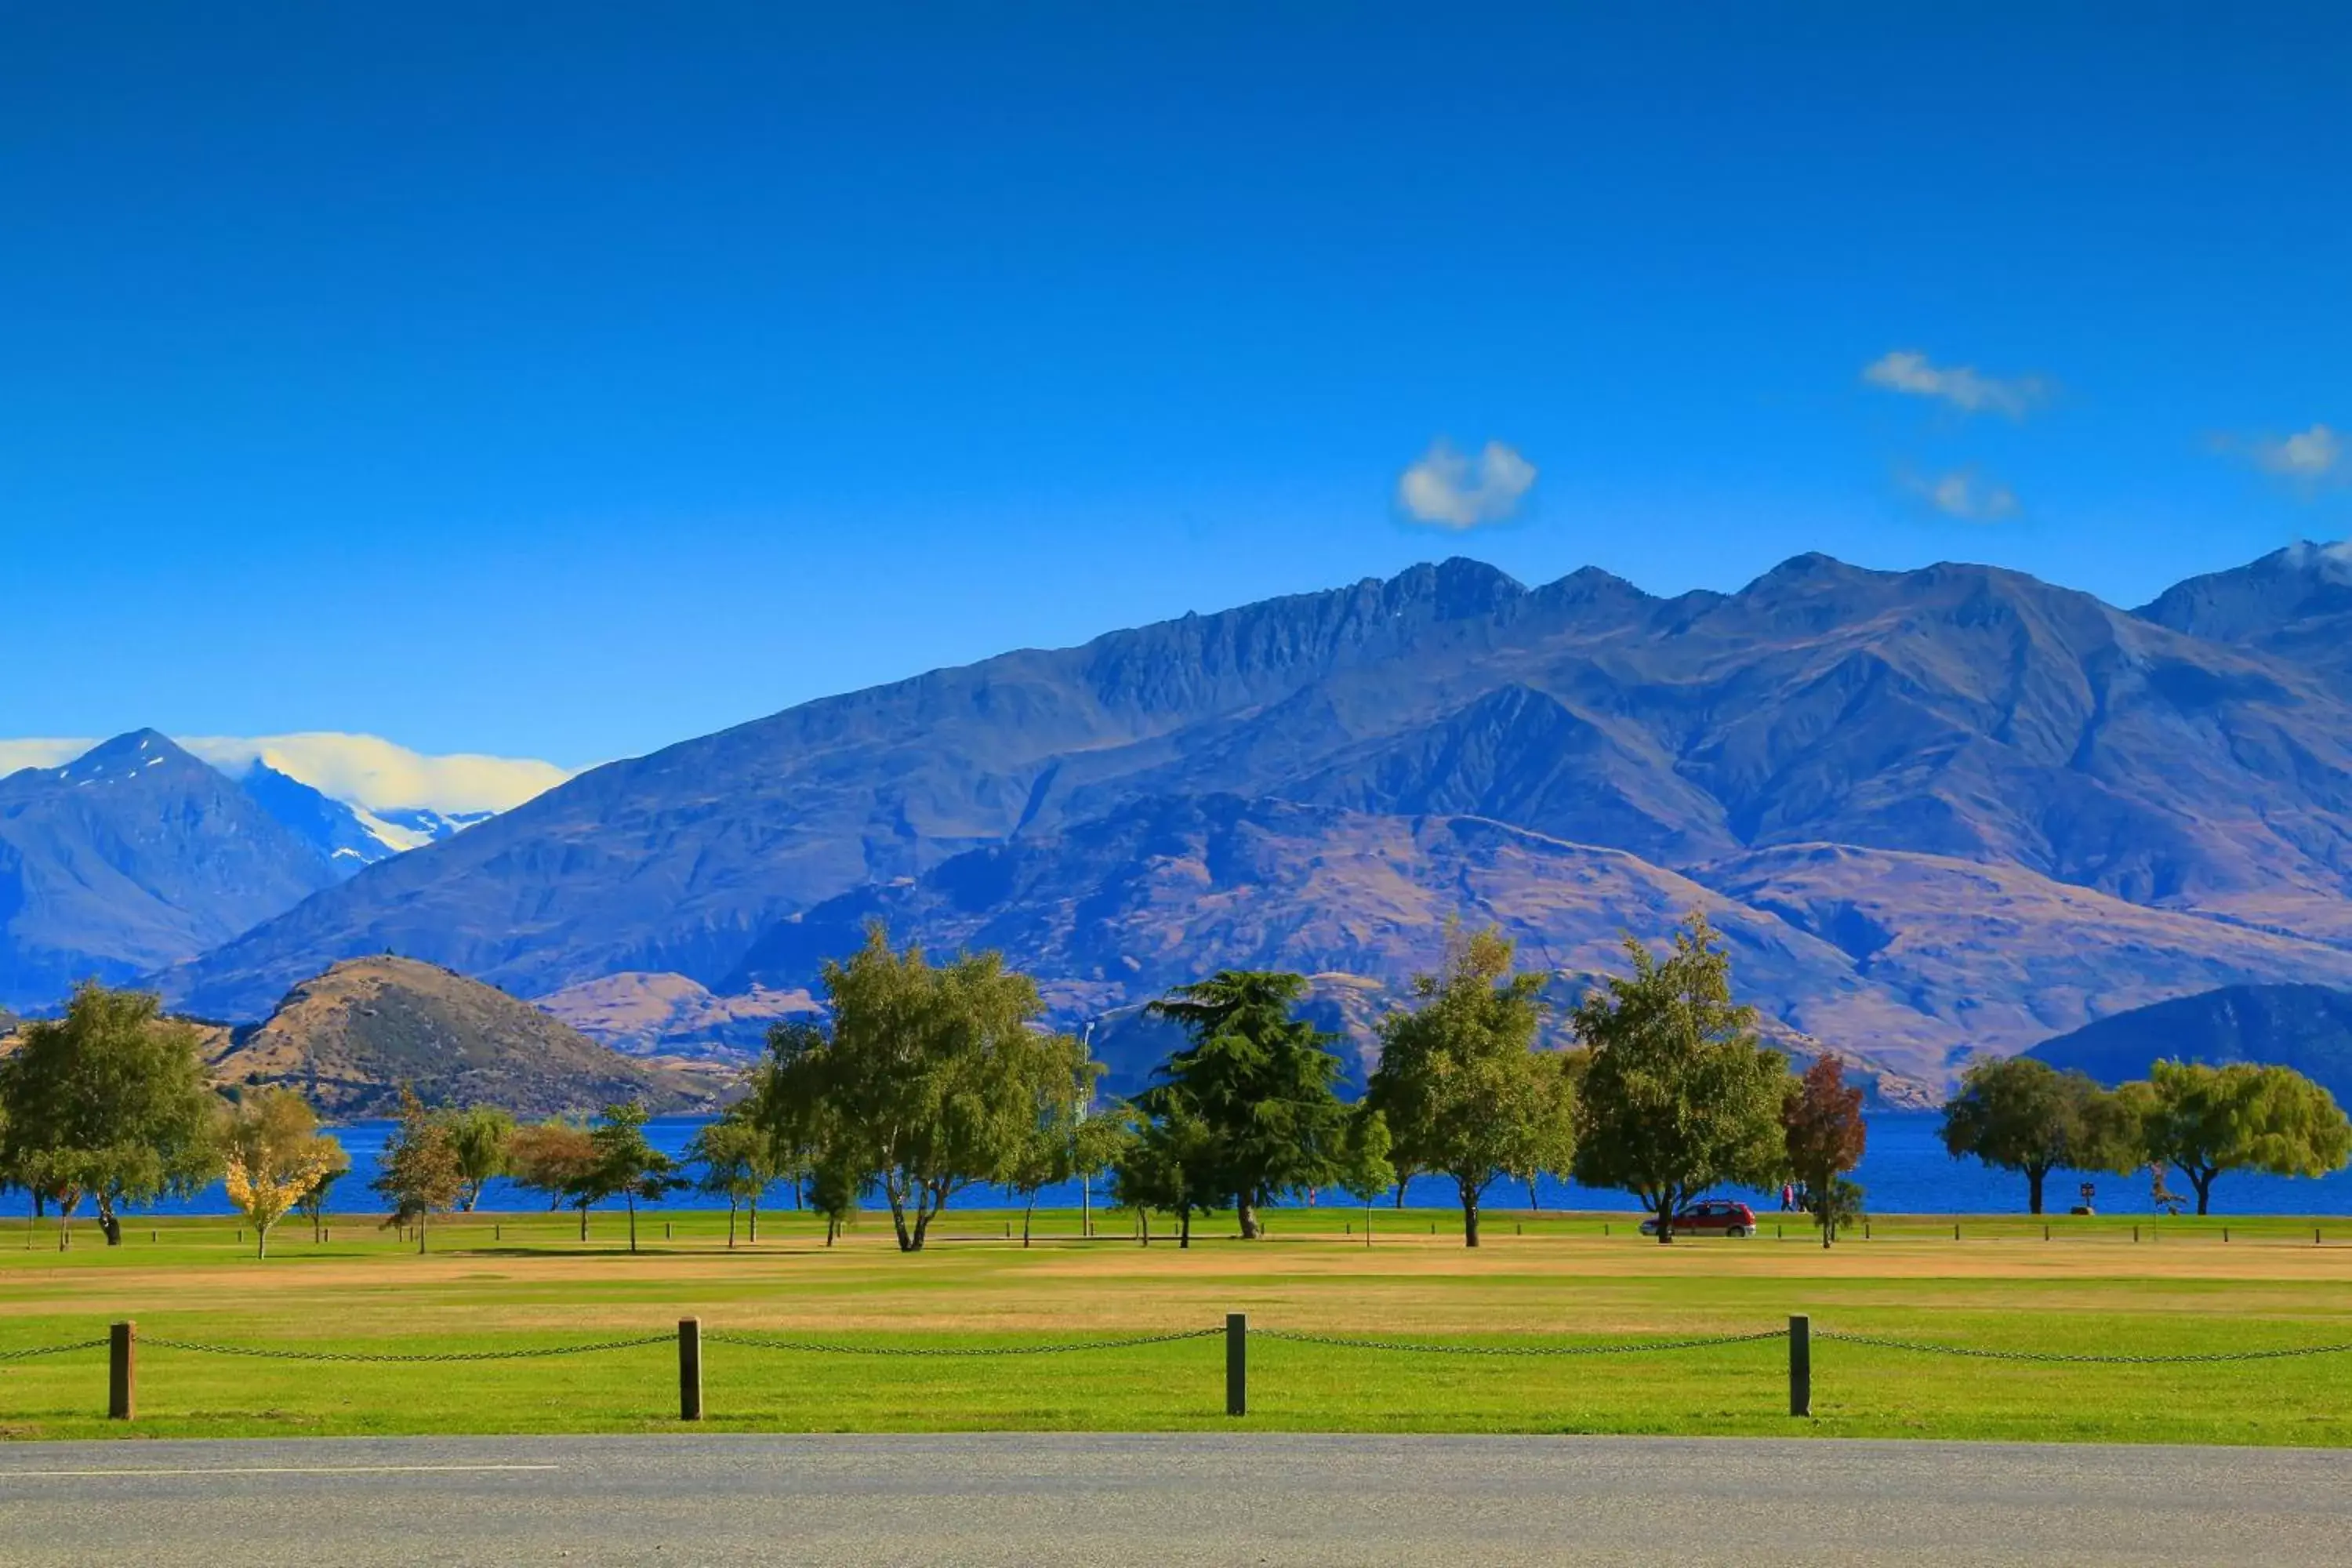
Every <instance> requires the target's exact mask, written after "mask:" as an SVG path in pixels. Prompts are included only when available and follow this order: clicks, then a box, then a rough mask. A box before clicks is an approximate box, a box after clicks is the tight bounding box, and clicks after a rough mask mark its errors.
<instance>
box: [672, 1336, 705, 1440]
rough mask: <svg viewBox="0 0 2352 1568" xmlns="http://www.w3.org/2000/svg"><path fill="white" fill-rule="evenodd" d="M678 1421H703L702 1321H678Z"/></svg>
mask: <svg viewBox="0 0 2352 1568" xmlns="http://www.w3.org/2000/svg"><path fill="white" fill-rule="evenodd" d="M677 1418H678V1419H679V1420H681V1421H699V1420H701V1419H702V1320H701V1319H700V1318H680V1319H679V1320H678V1321H677Z"/></svg>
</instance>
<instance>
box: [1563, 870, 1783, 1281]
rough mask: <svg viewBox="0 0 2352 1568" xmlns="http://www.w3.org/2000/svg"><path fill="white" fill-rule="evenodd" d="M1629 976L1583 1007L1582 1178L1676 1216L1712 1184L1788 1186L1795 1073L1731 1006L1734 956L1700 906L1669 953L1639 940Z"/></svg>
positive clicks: (1664, 1219)
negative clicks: (1787, 1117) (1787, 1135)
mask: <svg viewBox="0 0 2352 1568" xmlns="http://www.w3.org/2000/svg"><path fill="white" fill-rule="evenodd" d="M1625 951H1626V956H1627V957H1628V958H1629V959H1630V960H1631V961H1632V963H1633V973H1632V975H1630V976H1612V977H1610V978H1609V979H1608V981H1607V982H1606V983H1605V984H1604V986H1603V987H1602V988H1601V990H1598V991H1594V992H1591V993H1589V994H1587V995H1586V996H1585V998H1584V1000H1583V1001H1582V1002H1581V1003H1580V1004H1579V1005H1578V1006H1577V1009H1576V1014H1575V1024H1576V1033H1577V1037H1578V1038H1579V1039H1580V1040H1581V1041H1582V1042H1583V1043H1584V1046H1585V1047H1586V1049H1587V1051H1588V1052H1589V1056H1588V1058H1587V1059H1586V1061H1585V1063H1584V1064H1583V1066H1584V1073H1583V1080H1582V1086H1581V1089H1580V1093H1579V1095H1578V1098H1577V1103H1576V1156H1575V1160H1574V1162H1573V1170H1574V1173H1575V1176H1576V1179H1577V1180H1578V1181H1580V1182H1581V1183H1583V1184H1585V1185H1587V1186H1592V1187H1616V1188H1619V1189H1621V1190H1622V1191H1625V1192H1629V1193H1632V1194H1634V1195H1635V1196H1636V1197H1638V1198H1640V1199H1641V1200H1642V1202H1643V1205H1646V1206H1647V1207H1648V1208H1649V1209H1650V1210H1651V1212H1652V1213H1654V1214H1655V1215H1657V1236H1658V1239H1659V1241H1661V1242H1670V1241H1672V1240H1673V1239H1674V1234H1675V1223H1674V1222H1675V1215H1677V1214H1679V1213H1681V1212H1682V1210H1683V1208H1684V1206H1685V1205H1687V1204H1688V1203H1689V1202H1690V1201H1691V1200H1692V1199H1693V1198H1695V1197H1696V1196H1697V1195H1698V1194H1701V1193H1703V1192H1705V1191H1706V1190H1707V1189H1708V1188H1709V1187H1713V1186H1717V1185H1720V1184H1724V1183H1738V1184H1742V1185H1748V1186H1764V1185H1769V1184H1771V1183H1773V1182H1775V1181H1777V1180H1779V1178H1780V1171H1781V1170H1782V1168H1783V1165H1784V1163H1785V1160H1786V1152H1785V1150H1784V1148H1783V1145H1782V1141H1781V1129H1780V1108H1781V1105H1782V1103H1783V1101H1784V1100H1786V1099H1787V1094H1788V1086H1789V1068H1788V1063H1787V1061H1786V1059H1785V1058H1782V1057H1781V1055H1780V1052H1778V1051H1774V1050H1769V1049H1768V1048H1766V1047H1765V1046H1764V1044H1763V1043H1762V1041H1760V1040H1759V1038H1758V1037H1757V1036H1756V1032H1755V1021H1756V1015H1755V1012H1754V1010H1753V1009H1752V1008H1749V1007H1746V1006H1742V1005H1739V1004H1738V1003H1737V1002H1735V1001H1733V1000H1732V994H1731V961H1730V959H1729V958H1728V957H1727V955H1726V954H1725V952H1724V951H1723V949H1722V948H1721V947H1720V946H1719V945H1718V944H1717V942H1716V939H1715V932H1714V931H1712V930H1711V929H1710V928H1709V927H1708V925H1707V923H1706V917H1705V916H1704V915H1702V914H1699V913H1698V912H1696V911H1693V912H1692V914H1691V915H1690V916H1689V918H1688V919H1687V920H1686V921H1685V922H1684V924H1683V925H1682V926H1681V927H1680V928H1679V929H1678V930H1677V931H1675V937H1674V950H1673V951H1672V952H1669V953H1668V954H1667V955H1666V956H1665V957H1664V958H1659V957H1657V956H1655V955H1654V954H1653V953H1652V952H1650V950H1649V949H1648V948H1646V947H1644V946H1643V945H1642V943H1641V942H1637V941H1635V940H1634V939H1633V938H1631V937H1628V938H1627V939H1626V941H1625Z"/></svg>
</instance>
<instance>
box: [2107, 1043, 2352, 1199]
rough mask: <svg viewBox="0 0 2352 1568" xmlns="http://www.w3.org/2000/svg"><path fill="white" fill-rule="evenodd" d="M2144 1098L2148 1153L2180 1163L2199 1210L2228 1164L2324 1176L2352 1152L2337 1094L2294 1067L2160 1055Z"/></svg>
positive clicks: (2349, 1126)
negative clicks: (2213, 1063)
mask: <svg viewBox="0 0 2352 1568" xmlns="http://www.w3.org/2000/svg"><path fill="white" fill-rule="evenodd" d="M2136 1087H2137V1086H2129V1085H2127V1086H2126V1088H2127V1089H2130V1088H2136ZM2135 1098H2136V1099H2138V1098H2140V1097H2137V1096H2135ZM2141 1103H2142V1105H2143V1106H2144V1108H2145V1113H2144V1116H2143V1120H2142V1122H2141V1128H2140V1133H2141V1139H2142V1142H2143V1143H2144V1145H2145V1147H2146V1150H2147V1155H2148V1157H2149V1158H2151V1159H2155V1160H2161V1161H2164V1162H2166V1163H2169V1164H2173V1165H2177V1166H2179V1168H2180V1173H2181V1174H2182V1175H2184V1176H2187V1177H2188V1178H2189V1185H2190V1186H2191V1187H2193V1188H2195V1189H2196V1192H2197V1212H2198V1213H2199V1214H2200V1215H2201V1214H2205V1213H2208V1212H2210V1206H2211V1204H2212V1198H2213V1183H2214V1180H2215V1178H2217V1177H2219V1176H2220V1175H2221V1173H2223V1172H2225V1171H2261V1172H2263V1173H2266V1174H2269V1175H2273V1176H2324V1175H2326V1174H2327V1173H2329V1172H2330V1171H2340V1170H2342V1169H2343V1168H2344V1165H2345V1162H2346V1160H2347V1157H2352V1123H2347V1121H2345V1119H2344V1112H2343V1110H2342V1109H2341V1108H2339V1107H2338V1106H2337V1105H2336V1098H2335V1096H2333V1095H2331V1094H2329V1093H2328V1092H2327V1090H2326V1089H2323V1088H2321V1087H2320V1086H2319V1085H2318V1084H2315V1083H2314V1082H2313V1081H2312V1080H2311V1079H2307V1078H2305V1076H2304V1075H2303V1074H2301V1073H2299V1072H2296V1071H2294V1069H2293V1068H2283V1067H2268V1066H2260V1065H2257V1064H2255V1063H2252V1062H2234V1063H2231V1065H2230V1066H2228V1067H2221V1068H2212V1067H2205V1066H2201V1065H2200V1064H2197V1063H2193V1062H2178V1061H2160V1062H2158V1063H2157V1064H2156V1065H2155V1066H2154V1067H2153V1068H2149V1070H2148V1077H2147V1092H2146V1095H2145V1098H2144V1099H2141Z"/></svg>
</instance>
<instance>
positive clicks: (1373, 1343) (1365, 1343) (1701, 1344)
mask: <svg viewBox="0 0 2352 1568" xmlns="http://www.w3.org/2000/svg"><path fill="white" fill-rule="evenodd" d="M1250 1335H1251V1337H1252V1338H1253V1339H1262V1340H1285V1341H1287V1342H1290V1343H1292V1344H1301V1345H1328V1346H1332V1347H1334V1348H1337V1349H1341V1350H1359V1351H1401V1352H1406V1353H1408V1354H1413V1355H1487V1356H1569V1355H1634V1354H1638V1353H1640V1352H1645V1351H1696V1350H1712V1349H1714V1348H1715V1347H1716V1346H1717V1345H1747V1344H1755V1343H1757V1342H1759V1341H1763V1340H1785V1339H1787V1338H1788V1337H1789V1331H1787V1330H1786V1329H1765V1330H1762V1331H1759V1332H1757V1333H1752V1334H1710V1335H1707V1336H1706V1337H1704V1338H1701V1339H1691V1340H1649V1341H1641V1342H1632V1343H1618V1344H1598V1345H1433V1344H1423V1343H1415V1342H1408V1341H1403V1340H1360V1339H1349V1338H1347V1337H1346V1336H1344V1335H1339V1334H1303V1333H1299V1332H1297V1331H1294V1330H1290V1329H1253V1330H1251V1331H1250Z"/></svg>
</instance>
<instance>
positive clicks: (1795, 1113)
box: [1780, 1054, 1869, 1247]
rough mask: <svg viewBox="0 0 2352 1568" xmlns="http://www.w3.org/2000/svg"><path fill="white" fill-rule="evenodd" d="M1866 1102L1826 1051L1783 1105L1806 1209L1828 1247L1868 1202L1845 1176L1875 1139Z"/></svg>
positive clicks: (1785, 1129)
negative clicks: (1866, 1124)
mask: <svg viewBox="0 0 2352 1568" xmlns="http://www.w3.org/2000/svg"><path fill="white" fill-rule="evenodd" d="M1862 1100H1863V1093H1862V1090H1861V1089H1852V1088H1849V1087H1847V1085H1846V1081H1845V1068H1844V1066H1843V1064H1842V1063H1840V1062H1839V1060H1838V1059H1837V1058H1835V1057H1832V1056H1829V1055H1826V1054H1824V1055H1822V1056H1819V1057H1816V1058H1813V1064H1812V1066H1811V1067H1809V1068H1806V1069H1805V1073H1804V1077H1802V1078H1801V1079H1799V1080H1798V1081H1797V1082H1796V1083H1795V1084H1794V1085H1792V1086H1791V1087H1790V1091H1789V1096H1788V1099H1787V1100H1785V1101H1784V1102H1783V1103H1782V1106H1781V1110H1780V1129H1781V1134H1782V1139H1783V1142H1785V1144H1786V1146H1787V1149H1788V1156H1789V1170H1790V1173H1792V1174H1794V1175H1795V1177H1796V1178H1797V1180H1798V1181H1800V1182H1802V1183H1803V1184H1804V1186H1805V1211H1806V1212H1807V1213H1808V1214H1810V1215H1812V1216H1813V1224H1814V1225H1816V1226H1819V1227H1820V1228H1821V1233H1822V1246H1823V1247H1827V1246H1829V1245H1830V1244H1831V1243H1832V1242H1833V1241H1835V1240H1836V1239H1837V1233H1838V1227H1839V1226H1842V1225H1843V1224H1844V1223H1845V1222H1846V1220H1847V1219H1848V1218H1849V1217H1851V1216H1852V1215H1853V1212H1854V1209H1855V1207H1856V1205H1859V1204H1860V1203H1861V1201H1862V1189H1861V1187H1859V1186H1858V1185H1856V1184H1854V1183H1853V1182H1850V1181H1848V1180H1846V1179H1845V1178H1846V1173H1847V1172H1849V1171H1851V1170H1853V1168H1854V1167H1855V1166H1856V1165H1859V1164H1860V1163H1862V1156H1863V1151H1864V1148H1865V1147H1866V1146H1867V1144H1868V1142H1869V1131H1868V1130H1867V1129H1866V1128H1865V1127H1864V1125H1863V1120H1862Z"/></svg>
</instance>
